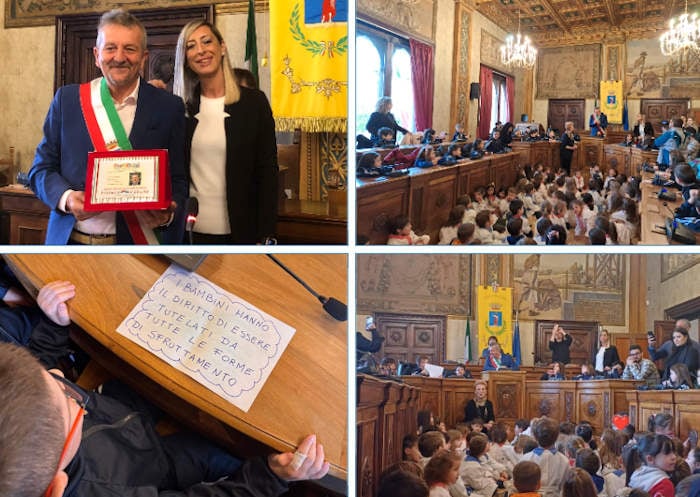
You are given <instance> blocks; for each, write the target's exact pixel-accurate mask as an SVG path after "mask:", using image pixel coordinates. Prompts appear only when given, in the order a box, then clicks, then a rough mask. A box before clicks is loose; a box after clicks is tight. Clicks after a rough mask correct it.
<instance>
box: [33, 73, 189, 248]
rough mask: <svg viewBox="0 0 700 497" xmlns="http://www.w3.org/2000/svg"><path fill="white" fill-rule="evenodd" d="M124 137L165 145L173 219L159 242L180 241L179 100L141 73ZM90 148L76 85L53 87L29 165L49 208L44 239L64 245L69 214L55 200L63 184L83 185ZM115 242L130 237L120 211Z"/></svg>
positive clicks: (183, 190) (136, 144) (183, 187)
mask: <svg viewBox="0 0 700 497" xmlns="http://www.w3.org/2000/svg"><path fill="white" fill-rule="evenodd" d="M129 140H130V141H131V144H132V146H133V148H134V149H136V150H138V149H158V148H161V149H162V148H165V149H167V150H168V154H169V157H168V160H169V164H170V179H171V182H172V194H173V200H174V201H175V202H177V205H178V209H177V212H176V214H175V218H174V220H173V222H172V223H171V224H170V226H169V227H168V228H166V229H164V230H163V242H164V243H181V242H182V237H183V234H184V227H185V225H184V222H185V216H184V212H185V210H184V205H185V199H186V198H187V194H188V185H187V177H186V175H185V158H184V157H185V107H184V104H183V103H182V100H181V99H179V98H178V97H175V96H174V95H171V94H169V93H168V92H165V91H163V90H159V89H157V88H155V87H153V86H151V85H149V84H148V83H146V81H144V80H143V79H142V80H141V82H140V84H139V94H138V101H137V107H136V115H135V117H134V125H133V128H132V130H131V134H130V135H129ZM92 150H93V146H92V141H91V140H90V136H89V135H88V131H87V128H86V126H85V120H84V119H83V114H82V112H81V111H80V98H79V85H68V86H64V87H62V88H59V89H58V91H57V92H56V95H55V96H54V98H53V101H52V102H51V107H50V108H49V112H48V115H47V116H46V121H45V122H44V138H43V139H42V140H41V143H39V146H38V147H37V149H36V155H35V157H34V164H33V165H32V168H31V170H30V171H29V180H30V183H31V188H32V190H34V192H35V193H36V194H37V196H38V197H39V198H40V199H41V200H42V201H43V202H44V203H45V204H46V205H48V206H49V208H50V209H51V214H50V215H49V225H48V230H47V232H46V244H47V245H65V244H66V243H67V242H68V239H69V238H70V234H71V231H73V226H74V225H75V217H74V216H73V215H72V214H66V213H64V212H61V211H59V210H58V207H57V206H58V202H59V200H60V199H61V196H62V195H63V193H64V192H65V191H66V190H68V189H74V190H78V191H83V190H85V174H86V162H87V154H88V152H90V151H92ZM117 242H118V243H127V244H129V243H133V242H132V240H131V236H130V235H129V232H128V229H127V228H126V223H125V221H124V219H123V217H122V216H121V215H120V214H117Z"/></svg>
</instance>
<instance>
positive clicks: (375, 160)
mask: <svg viewBox="0 0 700 497" xmlns="http://www.w3.org/2000/svg"><path fill="white" fill-rule="evenodd" d="M381 165H382V156H381V155H379V154H378V153H377V152H365V153H364V154H362V156H361V157H360V160H359V161H358V163H357V167H364V168H367V169H369V168H371V167H380V166H381Z"/></svg>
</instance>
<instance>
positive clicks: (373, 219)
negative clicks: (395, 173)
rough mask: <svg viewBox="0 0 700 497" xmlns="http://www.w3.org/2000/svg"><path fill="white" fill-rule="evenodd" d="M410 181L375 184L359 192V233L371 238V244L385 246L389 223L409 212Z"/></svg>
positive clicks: (360, 189) (359, 189)
mask: <svg viewBox="0 0 700 497" xmlns="http://www.w3.org/2000/svg"><path fill="white" fill-rule="evenodd" d="M408 186H409V183H408V181H400V180H399V179H397V180H393V181H392V180H389V181H386V182H384V183H373V184H370V185H366V186H364V187H363V188H358V189H357V190H356V192H357V233H358V234H361V235H366V236H368V237H369V238H370V243H372V244H376V245H385V244H386V241H387V238H388V233H387V232H386V228H387V225H386V223H387V221H388V220H390V219H391V218H392V217H394V216H397V215H399V214H401V213H404V212H408V206H409V189H408Z"/></svg>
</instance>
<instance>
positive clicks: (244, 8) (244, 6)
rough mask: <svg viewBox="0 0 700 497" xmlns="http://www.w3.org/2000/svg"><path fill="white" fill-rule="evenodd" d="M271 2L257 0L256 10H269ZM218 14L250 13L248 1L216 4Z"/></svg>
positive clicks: (239, 0)
mask: <svg viewBox="0 0 700 497" xmlns="http://www.w3.org/2000/svg"><path fill="white" fill-rule="evenodd" d="M269 11H270V2H269V0H255V12H269ZM215 12H216V15H225V14H247V13H248V1H247V0H238V1H235V2H231V1H229V2H225V3H218V4H216V11H215Z"/></svg>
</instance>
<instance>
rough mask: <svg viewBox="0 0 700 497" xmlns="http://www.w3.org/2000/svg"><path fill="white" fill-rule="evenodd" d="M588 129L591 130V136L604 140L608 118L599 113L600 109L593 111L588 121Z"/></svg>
mask: <svg viewBox="0 0 700 497" xmlns="http://www.w3.org/2000/svg"><path fill="white" fill-rule="evenodd" d="M588 127H589V128H591V136H597V137H600V138H605V133H606V132H607V128H608V116H606V115H605V113H604V112H601V110H600V107H598V106H596V107H595V109H593V114H591V117H590V118H589V119H588Z"/></svg>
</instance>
